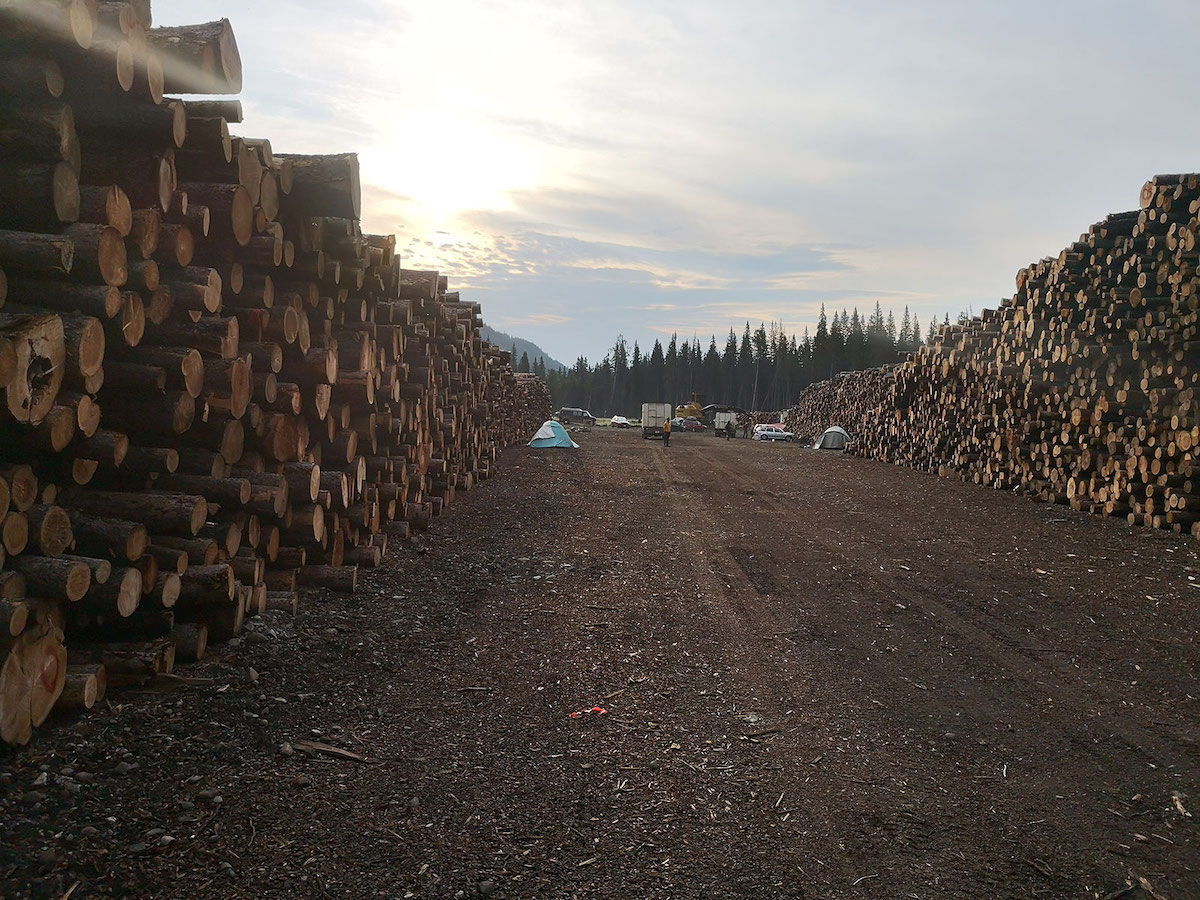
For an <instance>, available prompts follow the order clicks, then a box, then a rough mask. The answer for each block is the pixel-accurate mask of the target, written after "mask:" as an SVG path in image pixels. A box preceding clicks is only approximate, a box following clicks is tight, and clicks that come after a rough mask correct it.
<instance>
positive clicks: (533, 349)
mask: <svg viewBox="0 0 1200 900" xmlns="http://www.w3.org/2000/svg"><path fill="white" fill-rule="evenodd" d="M481 332H482V334H483V339H484V340H485V341H491V342H492V343H493V344H495V345H496V346H497V347H499V348H500V349H501V350H511V349H512V348H513V345H514V344H515V345H516V347H517V355H516V358H515V359H514V360H513V365H514V366H515V365H516V364H517V363H518V362H520V361H521V354H522V353H528V354H529V363H530V365H532V364H533V362H534V361H535V360H536V359H537V358H538V357H539V356H540V357H541V358H542V359H544V360H545V361H546V368H547V369H565V368H566V366H564V365H563V364H562V363H560V362H559V361H558V360H557V359H555V358H554V357H553V356H551V355H550V354H549V353H547V352H546V351H545V350H543V349H542V348H541V347H539V346H538V345H537V344H535V343H533V342H532V341H527V340H524V339H522V338H519V337H513V336H512V335H511V334H505V333H504V332H503V331H497V330H496V329H495V328H488V326H486V325H484V326H483V328H482V329H481Z"/></svg>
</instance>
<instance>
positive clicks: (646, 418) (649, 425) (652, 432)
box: [642, 403, 674, 439]
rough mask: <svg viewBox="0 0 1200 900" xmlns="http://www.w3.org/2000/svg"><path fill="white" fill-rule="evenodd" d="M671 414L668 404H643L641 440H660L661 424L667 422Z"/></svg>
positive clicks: (671, 410)
mask: <svg viewBox="0 0 1200 900" xmlns="http://www.w3.org/2000/svg"><path fill="white" fill-rule="evenodd" d="M673 412H674V410H673V409H672V407H671V404H670V403H643V404H642V438H643V439H647V438H662V427H663V422H666V421H667V420H669V419H670V418H671V414H672V413H673Z"/></svg>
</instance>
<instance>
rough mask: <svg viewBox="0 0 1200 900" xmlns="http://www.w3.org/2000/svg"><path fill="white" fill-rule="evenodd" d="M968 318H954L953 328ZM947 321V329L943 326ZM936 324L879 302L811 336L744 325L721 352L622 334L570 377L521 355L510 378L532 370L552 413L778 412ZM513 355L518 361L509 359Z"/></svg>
mask: <svg viewBox="0 0 1200 900" xmlns="http://www.w3.org/2000/svg"><path fill="white" fill-rule="evenodd" d="M968 318H969V315H968V313H966V312H964V313H961V314H960V315H959V317H958V319H959V321H960V322H961V321H964V320H966V319H968ZM949 321H950V316H949V314H947V315H946V319H945V322H946V323H949ZM939 324H940V323H938V322H936V320H935V321H934V322H932V323H930V326H929V331H928V333H927V334H925V335H923V334H922V333H921V325H920V323H919V322H918V321H917V317H916V316H912V315H910V314H909V311H908V308H907V307H905V309H904V318H903V319H902V320H901V322H900V324H899V326H897V324H896V320H895V317H894V316H893V315H892V313H891V312H888V313H887V315H886V316H885V315H884V313H883V311H882V309H881V308H880V306H879V304H878V303H876V304H875V311H874V313H873V314H872V315H871V316H870V317H863V316H860V315H859V313H858V310H857V309H855V310H854V311H853V312H852V313H847V312H846V311H845V310H842V312H841V313H834V315H833V318H832V319H830V318H829V317H828V316H827V315H826V313H825V307H824V305H822V306H821V315H820V318H819V319H818V321H817V330H816V334H814V335H811V336H810V335H809V333H808V329H807V328H806V329H805V330H804V334H803V336H801V337H800V338H797V337H796V335H794V334H792V335H788V334H786V333H785V332H784V330H783V326H782V324H781V323H778V322H772V323H771V324H770V326H766V325H759V326H758V328H757V329H755V330H753V331H752V330H751V329H750V323H749V322H747V323H746V325H745V328H744V329H743V331H742V335H741V337H740V338H739V337H738V336H737V335H736V334H735V333H734V331H733V330H732V329H730V331H729V335H728V336H727V337H726V338H725V343H724V346H723V347H719V346H718V345H717V339H716V336H715V335H714V336H712V337H711V338H709V342H708V347H707V348H704V347H703V346H702V345H701V343H700V341H699V340H698V339H695V338H693V339H691V340H690V341H689V340H683V341H680V340H679V339H678V337H677V336H675V335H672V336H671V340H670V342H669V343H668V344H667V346H666V348H665V349H664V348H663V346H662V342H661V341H658V340H656V341H655V342H654V347H653V348H652V349H651V350H650V352H649V353H645V352H643V351H642V349H641V347H640V346H639V345H638V343H637V341H634V342H633V346H632V347H630V346H629V344H628V342H627V341H626V340H625V338H624V337H623V336H619V337H618V338H617V340H616V343H615V344H614V345H613V347H612V349H611V350H610V351H609V352H608V353H607V354H605V357H604V359H603V360H602V361H601V362H599V363H596V364H595V365H593V364H591V363H589V362H588V360H587V358H586V357H583V356H581V357H579V358H578V359H577V360H576V361H575V365H573V366H571V367H570V368H569V369H553V368H552V369H549V370H547V367H546V364H545V361H544V360H543V359H541V358H539V359H536V360H532V361H531V360H530V359H529V355H528V354H527V353H523V354H522V355H521V358H520V360H519V361H518V363H517V370H518V371H521V372H534V373H536V374H537V375H539V376H540V377H542V378H544V379H545V380H546V382H547V384H548V385H549V386H550V396H551V398H552V400H553V403H554V406H555V408H556V409H557V408H560V407H564V406H575V407H581V408H583V409H586V410H589V411H590V412H591V413H592V414H593V415H596V416H611V415H627V416H634V417H636V416H637V415H639V413H640V411H641V406H642V404H643V403H646V402H669V403H673V404H675V405H676V406H678V405H681V404H683V403H686V402H687V401H688V400H690V399H691V395H692V393H693V392H694V393H698V394H703V395H704V397H705V402H706V403H723V404H727V405H729V406H738V407H742V408H744V409H763V410H776V409H784V408H786V407H788V406H791V405H792V403H793V402H794V401H795V398H796V395H797V394H798V393H799V392H800V391H801V390H803V389H804V388H805V387H807V386H808V385H809V384H812V383H813V382H816V381H824V380H826V379H828V378H831V377H833V376H834V375H836V374H837V373H839V372H847V371H853V370H855V369H869V368H872V367H874V366H880V365H884V364H885V363H890V362H896V361H897V360H898V359H899V358H900V355H901V354H903V353H906V352H908V351H911V350H914V349H916V348H917V346H919V345H920V344H921V342H922V340H923V339H924V338H927V337H932V336H933V335H934V334H935V333H936V332H937V328H938V325H939ZM514 355H515V354H514Z"/></svg>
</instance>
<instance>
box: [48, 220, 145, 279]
mask: <svg viewBox="0 0 1200 900" xmlns="http://www.w3.org/2000/svg"><path fill="white" fill-rule="evenodd" d="M63 233H64V235H65V236H66V237H68V238H70V240H71V243H72V244H73V245H74V247H75V259H74V264H73V265H72V266H71V277H72V278H74V279H76V280H80V281H89V282H92V283H104V284H108V285H112V286H114V287H120V286H121V285H123V284H125V282H126V281H128V280H129V268H128V266H127V262H128V259H127V257H126V254H125V238H124V237H122V235H121V232H119V231H118V230H117V229H115V228H113V227H112V226H111V225H93V224H91V223H89V222H76V223H75V224H74V225H71V226H69V227H68V228H67V229H66V230H65V231H64V232H63Z"/></svg>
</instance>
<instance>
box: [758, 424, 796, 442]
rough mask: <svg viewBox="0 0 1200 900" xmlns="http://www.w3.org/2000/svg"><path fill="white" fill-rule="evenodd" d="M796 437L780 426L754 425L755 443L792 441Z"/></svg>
mask: <svg viewBox="0 0 1200 900" xmlns="http://www.w3.org/2000/svg"><path fill="white" fill-rule="evenodd" d="M795 439H796V435H795V434H793V433H792V432H790V431H788V430H787V429H786V428H784V427H783V426H782V425H755V426H754V440H756V441H792V440H795Z"/></svg>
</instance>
